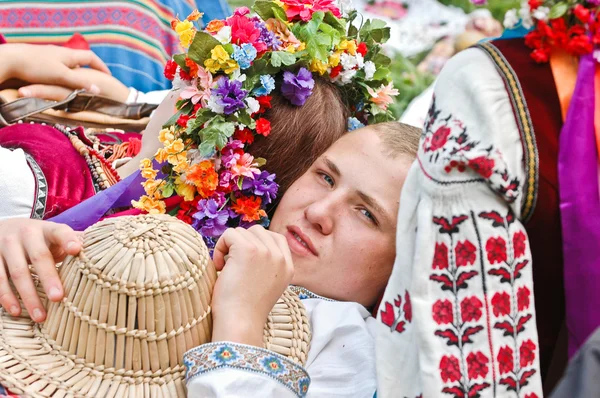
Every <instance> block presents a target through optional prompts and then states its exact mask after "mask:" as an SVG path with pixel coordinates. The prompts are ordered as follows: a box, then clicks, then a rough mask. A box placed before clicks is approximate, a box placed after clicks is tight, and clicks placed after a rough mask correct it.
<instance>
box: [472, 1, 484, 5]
mask: <svg viewBox="0 0 600 398" xmlns="http://www.w3.org/2000/svg"><path fill="white" fill-rule="evenodd" d="M471 3H473V4H475V5H476V6H483V5H486V4H487V0H471Z"/></svg>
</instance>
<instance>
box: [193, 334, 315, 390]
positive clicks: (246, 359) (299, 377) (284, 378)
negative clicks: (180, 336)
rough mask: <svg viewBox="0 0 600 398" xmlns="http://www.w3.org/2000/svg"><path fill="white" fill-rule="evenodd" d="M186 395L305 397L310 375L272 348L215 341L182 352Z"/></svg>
mask: <svg viewBox="0 0 600 398" xmlns="http://www.w3.org/2000/svg"><path fill="white" fill-rule="evenodd" d="M184 363H185V366H186V369H187V371H186V384H187V387H188V396H189V397H209V396H211V397H212V396H239V397H247V396H249V394H251V395H252V396H261V397H285V396H290V397H291V396H296V397H305V396H306V393H307V391H308V387H309V385H310V377H309V376H308V373H307V372H306V370H304V368H302V367H301V366H299V365H298V364H296V363H294V362H293V361H291V360H289V359H288V358H286V357H284V356H282V355H279V354H277V353H275V352H273V351H269V350H266V349H263V348H258V347H253V346H248V345H243V344H236V343H230V342H218V343H209V344H203V345H201V346H199V347H196V348H194V349H192V350H190V351H188V352H186V353H185V355H184Z"/></svg>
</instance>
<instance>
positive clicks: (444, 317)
mask: <svg viewBox="0 0 600 398" xmlns="http://www.w3.org/2000/svg"><path fill="white" fill-rule="evenodd" d="M453 311H454V310H453V308H452V303H451V302H450V300H444V301H442V300H438V301H436V302H435V303H434V304H433V311H432V312H433V320H434V321H435V322H436V323H437V324H438V325H443V324H447V323H452V322H453V321H454V312H453Z"/></svg>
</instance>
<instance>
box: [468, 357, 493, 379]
mask: <svg viewBox="0 0 600 398" xmlns="http://www.w3.org/2000/svg"><path fill="white" fill-rule="evenodd" d="M489 361H490V360H489V359H488V357H486V356H485V355H483V353H482V352H481V351H478V352H476V353H473V352H472V353H470V354H469V355H468V356H467V369H468V375H469V378H470V379H476V378H478V377H486V376H487V374H488V362H489Z"/></svg>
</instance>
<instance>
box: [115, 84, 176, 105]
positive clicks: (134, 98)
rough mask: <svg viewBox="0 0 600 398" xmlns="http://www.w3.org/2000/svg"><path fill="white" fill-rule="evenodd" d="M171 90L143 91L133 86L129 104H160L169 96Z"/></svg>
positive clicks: (128, 100)
mask: <svg viewBox="0 0 600 398" xmlns="http://www.w3.org/2000/svg"><path fill="white" fill-rule="evenodd" d="M170 91H171V90H158V91H149V92H147V93H142V92H141V91H138V90H136V89H135V88H133V87H129V96H128V97H127V101H126V103H127V104H156V105H158V104H160V103H161V102H163V100H164V99H165V98H166V97H167V94H169V92H170Z"/></svg>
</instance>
